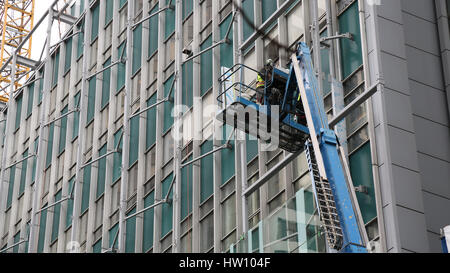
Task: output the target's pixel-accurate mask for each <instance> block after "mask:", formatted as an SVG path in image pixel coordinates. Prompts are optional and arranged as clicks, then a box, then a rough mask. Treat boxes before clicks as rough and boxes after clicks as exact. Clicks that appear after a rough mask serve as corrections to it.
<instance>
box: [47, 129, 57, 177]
mask: <svg viewBox="0 0 450 273" xmlns="http://www.w3.org/2000/svg"><path fill="white" fill-rule="evenodd" d="M54 130H55V123H54V122H52V123H51V124H50V126H49V129H48V142H47V156H46V159H45V168H46V169H47V168H48V167H49V166H50V165H51V164H52V153H53V132H54Z"/></svg>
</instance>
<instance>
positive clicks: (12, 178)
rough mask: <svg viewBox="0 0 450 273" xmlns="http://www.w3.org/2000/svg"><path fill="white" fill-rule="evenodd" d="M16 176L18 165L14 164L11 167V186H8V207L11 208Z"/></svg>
mask: <svg viewBox="0 0 450 273" xmlns="http://www.w3.org/2000/svg"><path fill="white" fill-rule="evenodd" d="M15 177H16V165H14V166H12V167H11V168H10V169H9V186H8V198H7V199H6V208H9V207H10V206H11V203H12V197H13V191H14V180H15Z"/></svg>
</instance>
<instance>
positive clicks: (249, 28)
mask: <svg viewBox="0 0 450 273" xmlns="http://www.w3.org/2000/svg"><path fill="white" fill-rule="evenodd" d="M242 10H243V11H244V16H245V17H246V18H247V19H248V21H250V22H248V21H247V20H242V21H243V31H242V32H243V34H244V41H245V40H247V39H248V38H249V37H250V35H252V34H253V32H254V29H253V24H254V20H255V19H254V17H255V10H254V0H243V1H242ZM250 23H251V24H250Z"/></svg>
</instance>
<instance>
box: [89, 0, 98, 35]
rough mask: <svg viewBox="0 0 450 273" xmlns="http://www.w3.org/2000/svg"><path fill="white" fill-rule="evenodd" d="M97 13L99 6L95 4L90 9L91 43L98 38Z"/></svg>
mask: <svg viewBox="0 0 450 273" xmlns="http://www.w3.org/2000/svg"><path fill="white" fill-rule="evenodd" d="M99 12H100V4H98V3H97V4H95V6H94V8H93V9H92V28H91V42H92V41H94V40H95V39H96V38H97V37H98V23H99Z"/></svg>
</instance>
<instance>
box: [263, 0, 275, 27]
mask: <svg viewBox="0 0 450 273" xmlns="http://www.w3.org/2000/svg"><path fill="white" fill-rule="evenodd" d="M261 6H262V21H263V22H265V21H266V20H267V19H269V17H270V16H272V14H273V13H274V12H275V11H276V10H277V1H274V0H262V1H261Z"/></svg>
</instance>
